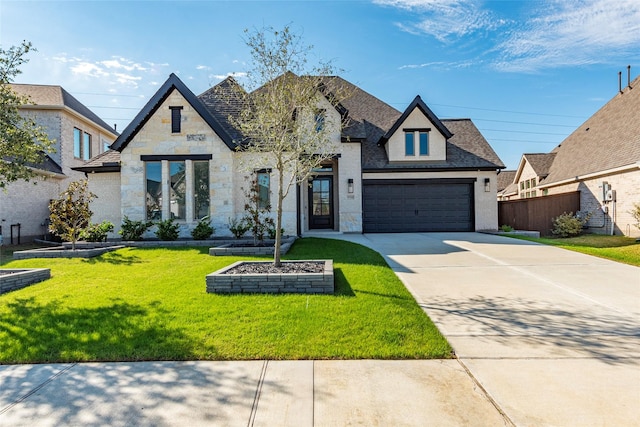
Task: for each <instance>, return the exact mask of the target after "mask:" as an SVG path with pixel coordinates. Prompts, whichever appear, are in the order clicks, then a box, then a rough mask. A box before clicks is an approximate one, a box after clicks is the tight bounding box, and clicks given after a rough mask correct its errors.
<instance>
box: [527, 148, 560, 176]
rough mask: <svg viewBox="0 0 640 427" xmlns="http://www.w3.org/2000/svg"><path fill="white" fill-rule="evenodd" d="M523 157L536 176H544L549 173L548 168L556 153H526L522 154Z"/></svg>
mask: <svg viewBox="0 0 640 427" xmlns="http://www.w3.org/2000/svg"><path fill="white" fill-rule="evenodd" d="M523 157H524V158H525V159H526V160H527V163H529V165H530V166H531V168H533V170H534V172H535V173H536V176H539V177H541V178H545V177H546V176H547V175H549V170H550V169H551V165H552V164H553V160H554V159H555V157H556V153H526V154H523Z"/></svg>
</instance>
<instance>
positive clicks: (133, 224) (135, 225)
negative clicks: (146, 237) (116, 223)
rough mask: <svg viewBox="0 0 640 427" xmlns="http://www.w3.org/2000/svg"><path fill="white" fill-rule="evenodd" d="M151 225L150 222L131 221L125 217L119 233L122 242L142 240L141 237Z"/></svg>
mask: <svg viewBox="0 0 640 427" xmlns="http://www.w3.org/2000/svg"><path fill="white" fill-rule="evenodd" d="M152 225H153V223H152V222H151V221H131V220H130V219H129V218H128V217H127V216H126V215H125V216H124V220H123V221H122V227H121V228H120V231H119V233H120V235H121V236H122V240H142V235H143V234H144V232H145V231H147V230H148V229H149V227H151V226H152Z"/></svg>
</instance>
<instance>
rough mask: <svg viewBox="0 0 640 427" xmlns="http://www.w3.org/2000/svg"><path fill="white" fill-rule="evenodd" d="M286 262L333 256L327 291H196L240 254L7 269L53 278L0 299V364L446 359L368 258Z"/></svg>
mask: <svg viewBox="0 0 640 427" xmlns="http://www.w3.org/2000/svg"><path fill="white" fill-rule="evenodd" d="M3 255H4V254H3ZM286 258H287V259H310V258H314V259H319V258H332V259H333V260H334V268H335V274H336V288H337V289H336V294H335V295H309V296H307V295H257V294H256V295H214V294H207V293H206V292H205V275H206V274H208V273H211V272H213V271H215V270H217V269H219V268H221V267H223V266H226V265H228V264H230V263H232V262H235V261H237V260H239V259H240V258H239V257H212V256H209V255H208V253H207V249H205V248H177V249H164V248H163V249H133V248H126V249H121V250H118V251H115V252H110V253H107V254H104V255H102V256H100V257H97V258H93V259H88V260H87V259H84V260H83V259H29V260H20V261H10V262H6V263H5V265H4V267H11V268H15V267H47V268H51V274H52V278H51V279H50V280H47V281H45V282H42V283H40V284H36V285H32V286H30V287H27V288H24V289H22V290H19V291H15V292H11V293H8V294H5V295H0V363H38V362H68V361H135V360H245V359H333V358H336V359H360V358H384V359H396V358H411V359H413V358H443V357H450V355H451V351H452V350H451V347H450V346H449V344H448V343H447V341H446V340H445V338H444V337H443V336H442V335H441V334H440V333H439V332H438V330H437V329H436V327H435V326H434V325H433V323H432V322H431V321H430V320H429V318H428V317H427V316H426V315H425V314H424V312H423V311H422V310H421V309H420V308H419V306H418V305H417V303H416V302H415V300H414V299H413V298H412V297H411V295H410V294H409V292H408V291H407V290H406V288H405V287H404V286H403V285H402V283H401V282H400V281H399V279H398V278H397V277H396V275H395V274H394V273H393V271H392V270H391V269H390V268H389V267H388V266H387V265H386V263H385V262H384V260H383V258H382V257H381V256H380V255H379V254H377V253H376V252H374V251H372V250H370V249H368V248H365V247H363V246H360V245H356V244H353V243H349V242H343V241H338V240H325V239H311V238H309V239H299V240H298V241H297V242H296V243H295V245H294V247H293V248H292V250H291V251H290V252H289V254H288V256H287V257H286ZM3 259H4V258H3ZM243 259H246V258H243ZM253 259H257V258H253Z"/></svg>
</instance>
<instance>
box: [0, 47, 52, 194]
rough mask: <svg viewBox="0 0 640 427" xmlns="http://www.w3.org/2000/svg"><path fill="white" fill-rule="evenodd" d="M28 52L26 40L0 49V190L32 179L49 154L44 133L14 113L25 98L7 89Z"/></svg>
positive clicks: (34, 124)
mask: <svg viewBox="0 0 640 427" xmlns="http://www.w3.org/2000/svg"><path fill="white" fill-rule="evenodd" d="M30 50H33V48H32V46H31V43H29V42H26V41H25V42H23V43H22V44H21V45H20V46H12V47H10V48H9V49H7V50H4V49H2V48H0V188H4V187H6V185H7V184H8V183H11V182H14V181H17V180H19V179H23V180H25V181H29V180H30V179H32V178H33V177H34V176H35V172H34V170H33V169H32V167H34V166H37V165H38V164H40V163H41V162H42V161H43V160H44V156H45V152H51V151H53V141H51V140H49V138H48V137H47V134H46V132H44V130H43V129H42V128H41V127H40V126H38V125H37V124H36V123H35V121H34V120H33V119H31V118H28V117H23V116H21V115H20V113H19V111H18V107H19V106H20V105H24V104H28V103H29V102H30V101H29V99H28V98H26V97H24V96H20V95H18V94H16V93H15V92H14V91H13V90H12V89H11V86H9V83H11V82H12V81H13V79H14V78H15V77H16V76H17V75H18V74H20V73H21V71H20V68H19V67H20V66H21V65H22V64H24V63H25V62H27V59H25V58H24V55H26V54H27V53H28V52H29V51H30Z"/></svg>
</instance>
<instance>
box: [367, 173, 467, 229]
mask: <svg viewBox="0 0 640 427" xmlns="http://www.w3.org/2000/svg"><path fill="white" fill-rule="evenodd" d="M473 182H474V180H472V179H425V180H365V181H364V182H363V199H364V212H363V228H364V232H365V233H403V232H420V231H473V230H474V229H475V224H474V210H473V205H474V203H473V200H474V194H473Z"/></svg>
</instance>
